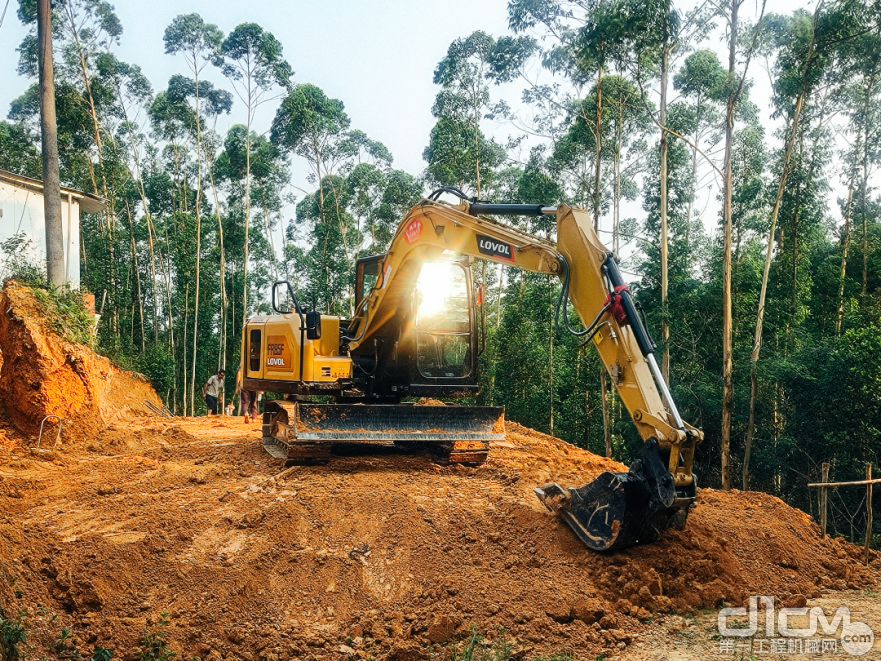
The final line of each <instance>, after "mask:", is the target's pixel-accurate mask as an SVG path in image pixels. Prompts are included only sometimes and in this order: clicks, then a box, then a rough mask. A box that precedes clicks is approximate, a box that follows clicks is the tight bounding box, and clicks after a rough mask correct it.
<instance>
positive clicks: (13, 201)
mask: <svg viewBox="0 0 881 661" xmlns="http://www.w3.org/2000/svg"><path fill="white" fill-rule="evenodd" d="M61 225H62V230H63V232H64V272H65V276H66V278H67V283H68V284H69V285H70V287H71V288H72V289H79V286H80V205H79V201H78V200H77V199H76V198H75V197H73V195H71V194H70V193H65V192H62V193H61ZM17 234H23V235H24V236H25V237H26V238H27V243H25V244H24V245H22V247H21V249H20V251H19V254H20V256H22V257H23V258H24V259H25V260H27V262H28V263H30V264H33V265H34V266H38V267H39V268H40V269H41V270H42V271H45V270H46V222H45V216H44V212H43V195H42V193H40V192H37V191H34V190H30V189H27V188H19V187H17V186H14V185H13V184H11V183H9V182H6V181H2V180H0V243H2V242H4V241H6V240H8V239H10V238H12V237H13V236H15V235H17ZM6 259H7V256H6V255H5V254H3V253H2V252H0V268H2V269H3V270H5V268H6V266H5V262H6ZM3 275H4V276H5V275H6V274H5V273H4V274H3Z"/></svg>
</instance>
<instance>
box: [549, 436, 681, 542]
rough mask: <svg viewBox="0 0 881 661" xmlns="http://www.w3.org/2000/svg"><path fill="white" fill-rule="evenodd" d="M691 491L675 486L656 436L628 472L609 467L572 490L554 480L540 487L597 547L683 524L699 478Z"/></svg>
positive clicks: (647, 538)
mask: <svg viewBox="0 0 881 661" xmlns="http://www.w3.org/2000/svg"><path fill="white" fill-rule="evenodd" d="M688 491H689V492H690V493H680V492H678V490H677V489H676V488H675V487H674V484H673V477H672V476H671V475H670V473H669V471H668V470H667V467H666V465H665V464H664V461H663V460H662V458H661V454H660V451H659V447H658V441H657V440H656V439H654V438H650V439H648V441H646V443H645V445H644V446H643V448H642V452H641V453H640V456H639V458H638V459H637V460H636V461H634V462H633V464H631V466H630V470H629V471H628V472H626V473H611V472H609V471H605V472H603V473H602V474H600V476H599V477H597V478H596V479H595V480H594V481H593V482H590V483H589V484H586V485H585V486H583V487H577V488H575V487H570V488H569V489H568V490H564V489H563V488H562V487H561V486H560V485H558V484H557V483H555V482H552V483H550V484H546V485H544V486H543V487H541V488H540V489H535V493H536V495H537V496H538V499H539V500H540V501H541V502H542V503H543V504H544V505H545V507H547V508H548V509H549V510H550V511H552V512H554V513H556V514H557V515H558V516H560V518H562V519H563V520H564V521H565V522H566V523H567V524H568V525H569V527H570V528H572V530H573V531H574V532H575V534H576V535H577V536H578V538H579V539H580V540H581V541H582V542H584V544H585V546H587V547H588V548H590V549H592V550H594V551H612V550H616V549H622V548H626V547H628V546H633V545H634V544H640V543H644V542H653V541H655V540H657V539H658V537H660V535H661V532H662V531H663V530H665V529H667V528H677V529H680V530H681V529H682V528H683V527H684V526H685V519H686V517H687V516H688V510H689V508H690V506H691V503H693V502H694V496H695V493H694V492H695V486H694V484H692V485H691V486H690V487H688Z"/></svg>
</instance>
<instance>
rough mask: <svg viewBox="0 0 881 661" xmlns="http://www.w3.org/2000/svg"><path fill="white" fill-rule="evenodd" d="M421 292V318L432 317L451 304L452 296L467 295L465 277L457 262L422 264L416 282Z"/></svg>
mask: <svg viewBox="0 0 881 661" xmlns="http://www.w3.org/2000/svg"><path fill="white" fill-rule="evenodd" d="M416 289H417V291H418V293H419V297H420V303H419V318H421V319H425V318H427V317H432V316H434V315H436V314H437V313H439V312H441V311H442V310H444V309H445V308H447V307H448V306H449V303H448V299H450V298H451V297H455V298H462V297H464V296H465V278H464V273H463V272H462V269H461V268H459V267H458V266H456V265H455V264H450V263H444V262H437V263H431V262H428V263H425V264H423V265H422V272H421V273H420V274H419V280H418V281H417V282H416Z"/></svg>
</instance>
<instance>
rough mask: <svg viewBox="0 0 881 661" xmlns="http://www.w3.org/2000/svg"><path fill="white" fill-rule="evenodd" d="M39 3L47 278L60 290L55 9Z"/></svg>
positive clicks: (63, 279) (61, 259) (61, 241)
mask: <svg viewBox="0 0 881 661" xmlns="http://www.w3.org/2000/svg"><path fill="white" fill-rule="evenodd" d="M50 5H51V3H50V2H49V0H38V1H37V40H38V41H39V44H40V55H39V57H40V62H39V68H40V136H41V143H42V149H43V210H44V213H45V216H46V218H45V222H46V275H47V276H48V279H49V284H50V285H51V286H52V287H54V288H56V289H57V288H59V287H61V286H63V285H65V284H66V283H67V278H66V277H65V274H64V229H63V227H62V222H61V175H60V173H59V163H58V126H57V123H56V119H55V70H54V67H53V64H52V8H51V6H50Z"/></svg>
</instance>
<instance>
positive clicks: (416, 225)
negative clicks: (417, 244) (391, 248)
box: [404, 219, 422, 243]
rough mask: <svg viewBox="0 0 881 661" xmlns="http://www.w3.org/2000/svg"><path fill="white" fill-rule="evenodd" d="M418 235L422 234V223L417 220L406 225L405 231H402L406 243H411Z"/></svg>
mask: <svg viewBox="0 0 881 661" xmlns="http://www.w3.org/2000/svg"><path fill="white" fill-rule="evenodd" d="M420 234H422V221H421V220H419V219H416V220H414V221H413V222H412V223H410V224H409V225H407V229H405V230H404V238H405V239H407V243H413V242H414V241H415V240H416V239H418V238H419V235H420Z"/></svg>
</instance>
